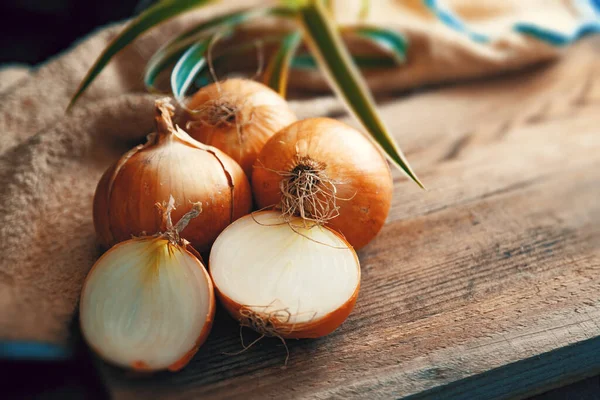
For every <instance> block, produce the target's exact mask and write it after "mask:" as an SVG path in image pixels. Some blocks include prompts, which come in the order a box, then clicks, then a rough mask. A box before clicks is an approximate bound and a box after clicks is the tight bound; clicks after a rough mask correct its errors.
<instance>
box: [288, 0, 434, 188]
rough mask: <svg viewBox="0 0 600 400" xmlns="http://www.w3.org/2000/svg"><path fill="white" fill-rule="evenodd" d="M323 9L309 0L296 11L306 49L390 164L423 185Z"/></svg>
mask: <svg viewBox="0 0 600 400" xmlns="http://www.w3.org/2000/svg"><path fill="white" fill-rule="evenodd" d="M326 12H327V11H326V10H325V9H324V7H323V4H322V3H321V2H320V1H318V0H314V1H312V2H311V3H310V4H309V5H307V6H305V7H304V8H302V9H301V10H300V13H299V19H300V22H301V24H302V26H303V28H304V31H305V39H306V42H307V44H308V46H309V48H310V50H311V51H312V53H313V55H314V56H315V58H316V59H317V61H318V63H319V65H320V66H321V67H322V69H323V71H324V73H325V75H326V76H327V78H328V80H329V81H330V83H331V84H332V86H333V89H334V91H335V92H336V93H337V94H338V95H339V96H340V98H342V99H343V100H344V102H345V103H346V106H347V107H348V108H349V110H350V111H351V112H352V114H353V115H354V116H355V117H356V118H357V119H358V120H359V121H360V122H361V123H362V125H363V126H364V127H365V128H366V130H367V131H368V132H369V133H370V134H371V136H372V138H373V139H374V141H375V142H376V143H377V144H378V145H379V146H381V148H382V149H383V150H384V152H385V153H386V155H387V156H388V158H389V159H390V160H391V161H392V163H393V164H394V165H396V166H397V167H398V168H400V169H401V170H402V171H404V173H406V175H407V176H408V177H410V178H411V179H412V180H413V181H414V182H415V183H417V184H418V185H419V186H420V187H421V188H423V184H422V183H421V182H420V181H419V178H417V176H416V175H415V173H414V172H413V171H412V169H411V167H410V165H409V164H408V162H407V161H406V159H405V157H404V155H403V154H402V151H401V150H400V148H399V147H398V145H397V144H396V142H395V141H394V139H393V138H392V136H391V135H390V134H389V132H388V130H387V128H386V126H385V125H384V123H383V121H382V120H381V117H380V116H379V113H378V111H377V108H376V106H375V101H374V100H373V97H372V95H371V93H370V91H369V89H368V87H367V85H366V83H365V81H364V79H363V78H362V76H361V75H360V72H359V71H358V69H357V67H356V66H355V65H354V63H353V62H352V58H351V56H350V54H349V52H348V50H347V49H346V46H345V45H344V43H343V41H342V38H341V36H340V34H339V32H338V29H337V27H335V26H334V25H333V24H332V22H331V21H330V20H329V19H328V17H327V15H326Z"/></svg>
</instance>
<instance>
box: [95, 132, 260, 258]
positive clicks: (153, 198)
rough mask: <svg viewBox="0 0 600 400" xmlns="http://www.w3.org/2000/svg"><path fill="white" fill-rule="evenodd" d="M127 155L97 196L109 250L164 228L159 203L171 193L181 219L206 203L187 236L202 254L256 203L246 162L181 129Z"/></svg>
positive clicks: (101, 233)
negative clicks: (196, 205)
mask: <svg viewBox="0 0 600 400" xmlns="http://www.w3.org/2000/svg"><path fill="white" fill-rule="evenodd" d="M160 130H161V128H160V126H159V134H158V135H156V136H154V137H151V138H150V139H149V141H148V143H147V144H145V145H141V146H138V147H136V148H135V149H133V150H131V151H130V152H128V153H126V154H125V155H124V156H123V157H122V158H121V159H120V160H118V161H117V162H116V163H115V164H114V165H112V166H111V167H110V168H109V169H108V170H107V171H106V172H105V174H104V175H103V176H102V178H101V179H100V182H99V183H98V186H97V188H96V193H95V196H94V226H95V229H96V234H97V237H98V240H99V242H100V243H101V245H103V246H104V247H105V248H108V247H110V246H112V245H114V244H116V243H118V242H121V241H124V240H127V239H130V238H131V237H132V236H140V235H144V234H154V233H156V232H160V231H164V229H165V226H164V222H163V218H162V216H161V213H160V212H159V210H158V209H157V207H156V204H157V203H161V204H164V203H166V202H167V201H168V200H169V197H170V196H173V198H174V199H175V206H176V209H175V210H174V211H173V212H172V219H173V220H174V221H177V220H179V219H180V218H181V217H182V216H183V215H184V214H185V213H186V212H188V211H190V209H191V208H192V203H195V202H200V203H201V205H202V213H201V214H200V215H199V216H198V217H197V218H195V219H194V220H193V221H191V222H190V224H189V225H188V227H187V229H186V230H185V232H184V233H183V234H182V237H183V238H185V239H187V240H188V241H189V242H190V243H191V244H192V246H194V248H195V249H196V250H198V251H200V252H203V251H207V250H208V249H209V248H210V246H211V245H212V243H213V242H214V240H215V239H216V237H217V236H218V235H219V233H220V232H221V231H222V230H223V229H225V228H226V227H227V226H228V225H229V224H230V223H231V222H233V221H235V220H236V219H237V218H239V217H241V216H243V215H246V214H247V213H248V212H249V211H250V209H251V207H252V194H251V189H250V185H249V183H248V180H247V178H246V176H245V175H244V172H243V171H242V169H241V168H240V166H239V165H238V164H237V163H236V162H235V161H233V160H232V159H231V158H230V157H228V156H227V155H226V154H224V153H223V152H221V151H219V150H218V149H215V148H214V147H210V146H206V145H204V144H202V143H199V142H197V141H195V140H194V139H192V138H190V137H189V136H188V135H187V134H186V133H185V132H184V131H182V130H181V129H176V130H174V131H173V132H168V133H165V132H162V133H161V132H160Z"/></svg>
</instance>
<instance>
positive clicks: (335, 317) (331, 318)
mask: <svg viewBox="0 0 600 400" xmlns="http://www.w3.org/2000/svg"><path fill="white" fill-rule="evenodd" d="M359 290H360V283H359V284H358V286H357V287H356V290H355V291H354V294H353V295H352V297H351V298H350V299H348V301H347V302H346V303H344V304H343V305H342V306H341V307H340V308H338V309H337V310H335V311H333V312H331V313H329V314H327V315H324V316H323V317H321V318H319V319H318V320H316V321H311V322H306V323H299V324H295V325H294V326H293V329H289V330H288V328H289V326H288V325H280V326H278V327H276V328H278V329H277V330H278V331H279V333H278V336H280V337H282V338H283V339H316V338H320V337H323V336H327V335H329V334H330V333H332V332H334V331H335V330H336V329H337V328H339V327H340V325H342V323H344V321H346V320H347V319H348V316H350V313H352V310H353V309H354V305H355V304H356V299H357V298H358V292H359ZM215 292H216V293H217V297H218V298H219V301H220V302H221V304H222V305H223V307H224V308H225V309H226V310H227V312H228V313H229V314H230V315H231V316H232V317H233V318H234V319H235V320H237V321H240V320H241V319H242V315H241V314H240V311H241V310H243V309H244V308H245V306H244V305H242V304H239V303H236V302H235V301H233V300H231V299H230V298H229V297H227V296H226V295H224V294H223V293H221V291H219V289H218V288H215Z"/></svg>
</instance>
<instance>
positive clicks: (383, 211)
mask: <svg viewBox="0 0 600 400" xmlns="http://www.w3.org/2000/svg"><path fill="white" fill-rule="evenodd" d="M302 157H307V158H308V159H310V160H312V161H314V162H316V163H320V164H322V165H323V166H324V168H323V172H324V173H325V175H326V177H327V178H328V179H329V180H330V181H331V182H333V183H334V185H335V188H336V190H337V193H336V197H337V202H336V203H337V206H338V207H339V215H338V216H336V217H334V218H332V219H330V220H328V221H326V223H327V226H329V227H331V228H333V229H335V230H337V231H338V232H340V233H341V234H342V235H344V236H345V238H346V239H347V240H348V242H349V243H350V244H351V245H352V246H353V247H354V248H355V249H357V250H358V249H360V248H362V247H364V246H365V245H366V244H368V243H369V242H370V241H371V240H372V239H373V238H374V237H375V236H376V235H377V233H378V232H379V231H380V230H381V228H382V227H383V225H384V223H385V220H386V218H387V215H388V213H389V210H390V206H391V201H392V191H393V181H392V176H391V172H390V168H389V166H388V164H387V162H386V161H385V159H384V158H383V156H382V155H381V153H380V152H379V150H378V149H377V148H376V147H375V146H374V145H373V144H372V143H371V142H370V141H369V140H368V139H367V138H366V137H364V136H363V135H362V134H361V133H360V132H358V131H357V130H355V129H353V128H352V127H350V126H348V125H346V124H344V123H342V122H339V121H336V120H334V119H330V118H310V119H306V120H302V121H298V122H296V123H294V124H292V125H290V126H288V127H287V128H285V129H283V130H281V131H279V132H278V133H277V134H276V135H274V136H273V137H272V138H271V139H270V140H269V141H268V142H267V143H266V144H265V146H264V147H263V149H262V151H261V152H260V154H259V156H258V158H257V160H256V162H255V165H254V172H253V175H252V189H253V193H254V199H255V201H256V203H257V205H258V207H259V208H265V207H269V206H278V205H279V204H281V198H282V197H281V190H280V183H281V181H282V175H281V173H289V172H291V171H292V170H294V168H295V167H296V166H297V165H298V159H299V158H302Z"/></svg>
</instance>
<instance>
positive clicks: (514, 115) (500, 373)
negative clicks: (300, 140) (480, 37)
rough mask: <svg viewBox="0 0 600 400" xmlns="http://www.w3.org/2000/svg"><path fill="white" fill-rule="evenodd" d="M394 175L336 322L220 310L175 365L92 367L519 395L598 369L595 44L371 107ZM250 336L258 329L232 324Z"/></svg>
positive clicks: (115, 381)
mask: <svg viewBox="0 0 600 400" xmlns="http://www.w3.org/2000/svg"><path fill="white" fill-rule="evenodd" d="M381 111H382V113H383V115H384V118H385V120H386V121H387V122H388V123H389V125H390V127H391V128H392V131H393V132H394V133H395V135H396V137H397V139H398V141H399V143H400V144H401V146H402V147H403V148H404V149H405V151H406V153H407V156H408V158H409V159H410V161H411V162H412V165H413V167H414V168H415V170H416V171H417V173H418V174H419V176H420V177H421V179H422V181H423V182H424V183H425V185H426V186H427V187H428V190H427V191H421V190H419V189H418V188H417V187H416V185H414V184H413V183H411V182H409V181H407V180H406V179H405V178H404V177H402V176H400V174H399V173H398V174H396V175H395V192H394V201H393V206H392V211H391V213H390V216H389V221H388V223H387V225H386V226H385V227H384V229H383V231H382V232H381V233H380V235H379V236H378V237H377V238H376V239H375V240H374V241H373V242H372V243H371V244H370V245H369V246H367V247H366V248H365V249H364V250H363V251H361V252H360V254H359V256H360V258H361V263H362V269H363V279H362V286H361V292H360V296H359V298H358V303H357V307H356V309H355V311H354V312H353V313H352V314H351V316H350V318H349V319H348V321H347V322H346V323H345V324H344V325H342V327H341V328H340V329H338V330H337V331H336V332H335V333H333V334H332V335H330V336H328V337H325V338H322V339H319V340H301V341H295V340H291V341H288V342H287V345H288V347H289V351H290V358H289V363H288V364H287V366H284V365H283V363H284V359H285V356H286V351H285V349H284V348H283V346H282V345H281V343H280V342H279V340H277V339H265V340H262V341H261V342H259V343H258V344H257V345H255V346H254V347H253V348H251V349H249V350H248V351H245V352H243V353H241V354H237V355H228V354H225V353H235V352H238V351H239V350H240V349H241V345H240V337H239V330H238V328H237V324H236V323H235V322H234V321H232V320H231V319H230V318H229V317H227V316H226V315H225V313H224V312H223V310H222V309H219V310H218V317H217V321H216V324H215V328H214V330H213V332H212V333H211V335H210V338H209V340H208V342H207V343H206V344H205V346H204V347H202V348H201V350H200V351H199V353H198V354H197V356H196V357H195V358H194V360H193V361H192V362H191V364H190V365H189V366H188V367H187V368H185V369H184V370H183V371H181V372H179V373H176V374H171V373H161V374H157V375H153V376H139V375H132V374H130V373H127V372H124V371H121V370H117V369H115V368H111V367H108V366H106V365H104V364H102V363H99V364H100V365H101V370H102V373H103V377H104V379H105V381H106V383H107V385H108V387H109V390H110V391H111V393H112V394H113V395H114V396H115V397H116V398H134V397H136V398H137V397H146V396H151V397H153V398H170V399H171V398H172V399H177V398H200V397H202V398H244V399H269V398H277V399H280V398H281V399H290V398H294V399H296V398H297V399H308V398H311V399H312V398H316V399H325V398H344V399H348V398H369V399H379V398H382V399H386V398H400V397H404V396H409V395H412V396H414V398H419V399H421V398H446V397H447V398H467V399H474V398H478V399H479V398H522V397H524V396H527V395H531V394H534V393H538V392H543V391H546V390H549V389H550V388H552V387H555V386H557V385H561V384H564V383H566V382H567V381H572V380H576V379H582V378H583V377H585V376H590V375H593V374H597V373H599V372H600V45H599V43H598V42H597V41H596V42H594V41H586V42H582V43H580V44H579V45H577V46H575V47H573V48H571V49H570V50H569V51H568V52H567V54H566V55H565V57H564V58H563V60H562V61H560V62H558V63H555V64H551V65H544V66H540V67H538V68H535V69H534V70H530V71H525V72H521V73H519V74H516V75H510V76H505V77H501V78H498V79H495V80H492V81H490V80H485V81H479V82H474V83H466V84H460V85H455V86H453V87H445V88H434V89H429V90H427V91H423V92H420V93H413V94H411V95H406V96H404V97H402V98H397V99H395V100H394V101H392V102H388V103H386V104H383V105H382V106H381ZM244 334H245V338H246V340H251V339H253V338H255V337H256V336H255V335H253V334H251V333H249V332H245V333H244Z"/></svg>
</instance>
